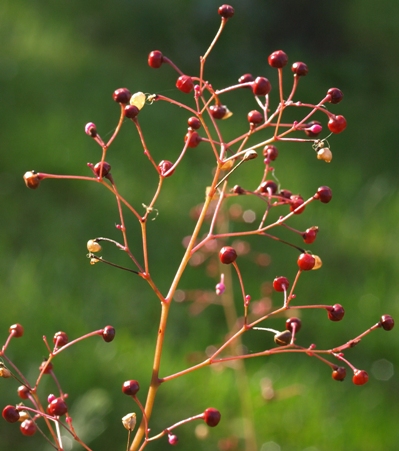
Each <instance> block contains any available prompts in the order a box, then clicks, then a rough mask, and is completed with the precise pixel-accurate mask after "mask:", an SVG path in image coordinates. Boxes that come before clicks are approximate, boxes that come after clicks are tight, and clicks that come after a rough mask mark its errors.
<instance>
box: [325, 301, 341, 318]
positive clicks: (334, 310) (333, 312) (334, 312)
mask: <svg viewBox="0 0 399 451" xmlns="http://www.w3.org/2000/svg"><path fill="white" fill-rule="evenodd" d="M327 313H328V319H329V320H330V321H341V319H342V318H343V317H344V315H345V310H344V308H343V307H342V305H341V304H334V305H333V306H332V307H329V308H328V309H327Z"/></svg>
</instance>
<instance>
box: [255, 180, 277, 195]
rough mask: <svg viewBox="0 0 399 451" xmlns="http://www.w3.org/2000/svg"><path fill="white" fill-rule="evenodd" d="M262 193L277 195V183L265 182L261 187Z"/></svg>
mask: <svg viewBox="0 0 399 451" xmlns="http://www.w3.org/2000/svg"><path fill="white" fill-rule="evenodd" d="M259 191H260V192H261V193H266V194H276V193H277V183H276V182H274V181H273V180H265V181H264V182H262V184H261V185H260V187H259Z"/></svg>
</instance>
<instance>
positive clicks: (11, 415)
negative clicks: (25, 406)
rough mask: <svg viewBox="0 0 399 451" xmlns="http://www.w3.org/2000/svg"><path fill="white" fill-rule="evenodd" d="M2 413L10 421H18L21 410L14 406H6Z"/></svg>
mask: <svg viewBox="0 0 399 451" xmlns="http://www.w3.org/2000/svg"><path fill="white" fill-rule="evenodd" d="M2 415H3V418H4V419H5V420H6V421H8V422H9V423H16V422H17V421H18V420H19V412H18V410H17V409H16V408H15V407H14V406H5V407H4V409H3V412H2Z"/></svg>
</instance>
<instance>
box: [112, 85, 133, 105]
mask: <svg viewBox="0 0 399 451" xmlns="http://www.w3.org/2000/svg"><path fill="white" fill-rule="evenodd" d="M131 97H132V94H131V93H130V91H129V90H128V89H127V88H119V89H117V90H116V91H114V93H113V94H112V98H113V99H114V100H115V102H118V103H123V104H126V103H129V100H130V98H131Z"/></svg>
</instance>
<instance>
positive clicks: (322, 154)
mask: <svg viewBox="0 0 399 451" xmlns="http://www.w3.org/2000/svg"><path fill="white" fill-rule="evenodd" d="M332 157H333V156H332V152H331V150H330V149H329V148H328V147H323V148H321V149H319V150H318V152H317V159H318V160H324V161H325V162H326V163H330V162H331V160H332Z"/></svg>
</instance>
